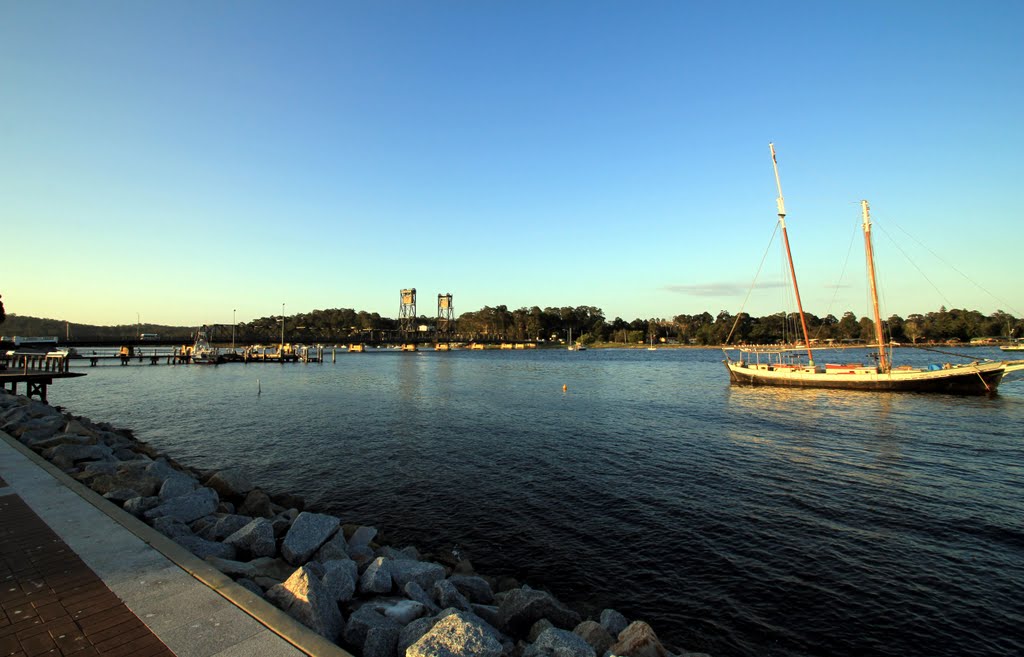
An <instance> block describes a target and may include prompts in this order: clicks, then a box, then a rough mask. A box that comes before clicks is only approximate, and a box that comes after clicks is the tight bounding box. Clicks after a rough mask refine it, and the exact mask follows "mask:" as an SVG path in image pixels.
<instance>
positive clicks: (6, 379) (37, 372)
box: [0, 351, 85, 403]
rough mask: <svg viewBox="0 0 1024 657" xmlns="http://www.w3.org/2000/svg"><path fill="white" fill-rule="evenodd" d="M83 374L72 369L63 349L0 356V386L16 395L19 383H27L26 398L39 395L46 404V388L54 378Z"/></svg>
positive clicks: (71, 377)
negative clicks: (60, 350)
mask: <svg viewBox="0 0 1024 657" xmlns="http://www.w3.org/2000/svg"><path fill="white" fill-rule="evenodd" d="M79 376H85V373H84V372H71V371H70V363H69V362H68V357H67V354H66V353H64V352H49V353H41V352H18V351H10V352H7V353H6V354H2V355H0V387H3V389H5V390H9V391H10V392H11V394H15V395H16V394H18V384H19V383H24V384H25V386H26V392H25V396H26V397H29V398H31V397H38V398H39V401H41V402H43V403H48V402H47V399H46V388H47V386H49V385H52V384H53V381H54V379H73V378H76V377H79Z"/></svg>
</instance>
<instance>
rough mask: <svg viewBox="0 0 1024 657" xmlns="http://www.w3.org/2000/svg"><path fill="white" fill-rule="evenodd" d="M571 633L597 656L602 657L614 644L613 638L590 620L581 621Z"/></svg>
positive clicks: (598, 624)
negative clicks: (585, 643)
mask: <svg viewBox="0 0 1024 657" xmlns="http://www.w3.org/2000/svg"><path fill="white" fill-rule="evenodd" d="M572 633H573V634H575V635H576V636H578V637H580V638H581V639H583V640H584V641H586V642H587V644H588V645H589V646H590V647H591V648H593V649H594V653H595V654H598V655H603V654H604V653H605V652H606V651H607V650H608V649H609V648H611V647H612V644H613V643H615V638H614V637H613V636H612V635H611V634H609V633H608V630H606V629H605V628H604V627H603V626H602V625H601V624H600V623H597V622H595V621H592V620H585V621H583V622H582V623H580V624H579V625H577V626H576V629H574V630H573V631H572Z"/></svg>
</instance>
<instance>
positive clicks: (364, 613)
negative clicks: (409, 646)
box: [345, 605, 402, 652]
mask: <svg viewBox="0 0 1024 657" xmlns="http://www.w3.org/2000/svg"><path fill="white" fill-rule="evenodd" d="M401 629H402V626H401V625H399V624H398V623H396V622H395V621H393V620H391V619H390V618H388V617H386V616H385V615H384V614H382V613H380V612H378V611H377V610H376V609H374V608H373V605H363V606H362V607H360V608H359V609H356V610H355V611H354V612H353V613H352V615H351V616H349V619H348V624H347V625H346V626H345V641H346V642H347V643H350V644H352V645H353V646H356V647H357V648H359V650H360V652H361V651H362V650H363V646H364V644H365V643H366V639H367V637H368V636H369V634H370V632H371V630H376V631H377V632H383V633H385V634H390V633H392V632H393V633H394V635H395V639H396V640H397V638H398V633H399V632H400V631H401Z"/></svg>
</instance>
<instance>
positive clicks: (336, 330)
mask: <svg viewBox="0 0 1024 657" xmlns="http://www.w3.org/2000/svg"><path fill="white" fill-rule="evenodd" d="M805 317H806V319H807V329H808V333H809V335H810V338H811V340H812V341H818V342H822V343H828V342H841V343H850V342H858V341H865V342H870V341H873V339H874V322H873V321H872V320H871V319H870V318H867V317H860V318H858V317H857V316H856V315H855V314H854V313H853V312H846V313H844V314H843V315H842V316H840V317H836V316H834V315H826V316H825V317H818V316H816V315H814V314H811V313H807V314H805ZM281 319H282V318H281V316H273V315H272V316H268V317H261V318H259V319H255V320H252V321H250V322H240V323H238V324H236V325H235V326H232V325H230V324H215V325H210V326H209V327H208V331H209V333H210V334H211V337H212V339H214V340H216V341H229V340H231V339H232V335H234V339H235V340H237V341H238V342H239V343H253V342H277V341H278V340H279V339H280V336H281V329H282V326H281ZM436 325H437V318H435V317H428V316H425V315H420V316H419V317H417V318H416V319H415V322H413V327H412V330H414V331H416V332H418V333H426V334H430V333H432V332H434V331H435V329H436ZM197 328H198V327H195V326H164V325H156V324H126V325H118V326H93V325H87V324H77V323H73V322H67V321H64V320H58V319H44V318H37V317H22V316H19V315H16V314H8V315H7V316H6V321H5V322H4V323H3V326H2V332H3V334H4V335H5V336H8V337H9V336H14V335H31V336H56V337H58V338H60V339H66V338H67V339H73V340H79V341H81V340H93V339H95V340H118V339H125V340H131V339H135V338H137V337H138V335H139V334H142V333H150V334H158V335H160V336H161V337H162V338H165V339H177V338H180V339H181V340H189V339H191V337H192V335H193V333H194V331H195V330H196V329H197ZM883 328H884V330H885V334H886V336H887V338H888V339H889V340H891V341H894V342H901V343H927V342H957V341H959V342H970V341H971V340H976V339H980V338H994V339H1002V340H1009V339H1013V338H1018V337H1020V336H1021V333H1022V331H1024V320H1021V319H1018V318H1017V317H1014V316H1013V315H1010V314H1008V313H1006V312H1003V311H1002V310H999V311H996V312H994V313H992V314H990V315H983V314H982V313H980V312H979V311H977V310H966V309H956V308H954V309H951V310H947V309H946V308H945V307H943V308H940V309H939V310H937V311H933V312H928V313H923V314H920V313H914V314H911V315H908V316H907V317H901V316H899V315H891V316H889V317H888V318H887V319H885V320H883ZM399 329H400V326H399V321H398V320H397V319H393V318H390V317H382V316H381V315H380V314H378V313H368V312H366V311H356V310H353V309H351V308H335V309H329V310H314V311H312V312H309V313H299V314H295V315H290V316H286V317H284V334H285V336H286V341H288V342H306V343H331V342H346V341H356V340H360V339H374V338H380V337H381V336H382V335H387V334H393V333H395V332H397V331H399ZM570 331H571V335H572V340H573V341H574V342H576V341H579V342H582V343H585V344H592V343H602V342H603V343H622V344H637V343H643V342H649V341H652V340H653V341H656V342H669V343H678V344H690V345H719V344H726V343H728V344H743V343H746V344H774V343H780V342H796V341H800V340H802V339H803V336H802V334H801V330H800V324H799V319H798V317H797V315H796V314H795V313H786V312H779V313H775V314H771V315H765V316H762V317H753V316H751V315H748V314H746V313H742V314H740V315H738V316H737V315H733V314H730V313H729V312H727V311H724V310H723V311H721V312H719V313H718V314H717V315H712V314H710V313H708V312H703V313H700V314H697V315H687V314H679V315H676V316H674V317H671V318H657V317H652V318H647V319H641V318H637V319H633V320H632V321H626V320H624V319H622V318H621V317H615V318H614V319H611V320H609V319H607V318H606V317H605V315H604V311H603V310H601V309H600V308H597V307H595V306H575V307H572V306H564V307H559V308H553V307H548V308H543V309H542V308H540V307H538V306H533V307H532V308H525V307H524V308H518V309H515V310H509V309H508V308H507V307H506V306H493V307H492V306H484V307H483V308H481V309H480V310H476V311H472V312H466V313H463V314H461V315H459V316H458V317H457V319H456V321H455V326H454V331H453V333H452V338H453V339H457V340H474V339H478V340H479V339H489V340H508V341H536V342H559V341H567V340H568V339H569V336H570Z"/></svg>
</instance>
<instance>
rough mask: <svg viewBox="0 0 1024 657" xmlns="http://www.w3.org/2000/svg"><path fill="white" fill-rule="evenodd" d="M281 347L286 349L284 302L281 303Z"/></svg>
mask: <svg viewBox="0 0 1024 657" xmlns="http://www.w3.org/2000/svg"><path fill="white" fill-rule="evenodd" d="M281 349H282V350H283V349H284V303H282V304H281Z"/></svg>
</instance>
